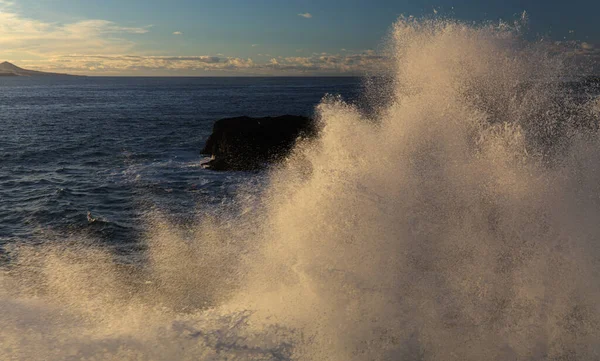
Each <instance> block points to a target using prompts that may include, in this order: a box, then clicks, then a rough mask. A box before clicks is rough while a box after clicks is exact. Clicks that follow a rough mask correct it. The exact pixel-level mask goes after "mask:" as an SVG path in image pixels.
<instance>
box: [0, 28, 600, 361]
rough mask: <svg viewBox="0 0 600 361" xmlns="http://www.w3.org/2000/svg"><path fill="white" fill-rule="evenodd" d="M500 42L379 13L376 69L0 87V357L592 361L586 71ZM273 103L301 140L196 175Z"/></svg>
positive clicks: (477, 32)
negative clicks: (220, 131) (273, 155)
mask: <svg viewBox="0 0 600 361" xmlns="http://www.w3.org/2000/svg"><path fill="white" fill-rule="evenodd" d="M521 31H522V27H521V26H519V24H516V25H515V26H509V25H507V24H500V25H497V24H491V23H485V24H480V25H476V24H475V25H474V24H471V23H462V22H460V21H455V20H451V19H415V18H400V19H399V20H398V21H397V22H396V23H395V24H394V26H393V27H392V29H391V31H390V35H389V39H388V41H389V42H390V44H389V46H388V50H387V52H386V54H387V56H388V58H389V64H388V66H389V69H387V71H386V72H384V73H381V74H378V76H377V77H368V76H365V77H361V78H356V77H355V78H343V77H335V78H310V77H307V78H63V79H59V78H44V79H36V78H4V79H0V125H1V126H2V132H1V133H0V165H1V166H0V249H1V253H0V315H1V317H0V359H1V360H200V361H208V360H215V361H216V360H273V361H274V360H279V361H284V360H285V361H288V360H307V361H387V360H436V361H451V360H456V361H467V360H472V361H481V360H501V361H503V360H506V361H508V360H556V361H558V360H597V359H598V358H599V355H600V341H599V340H600V302H599V301H600V244H599V242H600V241H599V240H600V222H598V220H599V217H600V182H598V180H599V179H600V167H599V164H600V134H599V129H600V91H599V89H600V86H599V85H600V81H599V80H598V78H593V77H585V76H584V75H589V74H587V73H584V72H583V71H582V69H581V68H579V65H580V64H578V63H576V62H573V61H572V59H571V58H569V56H570V55H569V54H562V53H557V52H556V47H555V44H550V43H546V42H544V41H535V42H532V41H530V40H528V38H527V37H526V36H523V34H522V33H521ZM571 55H572V54H571ZM282 114H297V115H307V116H312V117H314V118H315V119H317V120H318V125H319V132H318V136H317V137H315V138H313V139H307V140H302V141H299V142H298V143H297V144H296V145H295V147H294V149H293V151H292V152H291V153H290V154H289V156H288V157H287V159H285V161H283V162H282V163H280V164H277V165H274V166H272V167H271V168H269V169H267V170H264V171H258V172H213V171H210V170H206V169H203V168H202V167H201V166H200V164H201V162H202V159H203V158H202V156H200V154H199V153H200V150H201V149H202V147H203V145H204V142H205V141H206V139H207V137H208V136H209V134H210V133H211V127H212V124H213V122H214V121H215V120H217V119H219V118H223V117H229V116H238V115H249V116H268V115H282Z"/></svg>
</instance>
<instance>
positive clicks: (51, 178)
mask: <svg viewBox="0 0 600 361" xmlns="http://www.w3.org/2000/svg"><path fill="white" fill-rule="evenodd" d="M361 84H362V83H361V79H359V78H344V77H338V78H299V77H297V78H94V77H87V78H63V77H59V78H56V77H50V78H43V77H42V78H24V77H16V78H3V79H2V82H1V83H0V122H1V124H2V125H3V131H2V134H1V135H0V157H1V158H0V159H1V164H2V167H0V199H1V202H0V245H8V244H15V243H17V244H18V243H21V242H25V243H28V242H36V241H40V240H43V239H44V237H45V236H44V235H45V234H47V233H48V232H51V233H52V234H53V235H59V234H60V235H61V236H62V237H66V236H68V235H71V234H89V235H92V236H93V237H94V238H95V239H97V240H98V241H99V242H103V243H106V244H110V245H112V246H115V247H118V248H122V249H127V248H129V247H133V248H135V247H136V246H135V245H136V243H137V241H138V239H139V236H140V232H143V225H144V222H143V219H144V217H145V213H146V212H147V211H149V210H151V209H161V210H164V212H165V213H166V214H169V215H171V216H172V217H175V218H177V219H179V220H181V221H185V219H186V218H190V217H194V216H195V215H196V211H197V210H198V208H199V206H200V205H207V204H219V203H221V202H226V200H227V198H228V197H231V195H232V193H233V192H235V187H236V185H237V184H238V183H239V182H240V180H247V179H248V178H251V177H256V175H253V174H248V173H239V172H228V173H217V172H212V171H208V170H204V169H203V168H202V167H201V166H200V164H201V162H202V160H203V156H201V155H200V151H201V150H202V148H203V147H204V143H205V141H206V140H207V138H208V136H209V135H210V134H211V131H212V125H213V123H214V122H215V121H216V120H218V119H220V118H225V117H233V116H241V115H248V116H270V115H283V114H299V115H306V116H312V115H313V113H314V108H315V106H316V105H317V104H318V103H319V102H320V100H321V99H322V98H323V97H324V96H325V95H326V94H340V95H342V96H344V97H346V98H349V99H356V98H357V97H358V94H359V93H360V88H361ZM87 212H90V213H91V215H92V218H93V219H96V220H97V222H89V221H88V218H87Z"/></svg>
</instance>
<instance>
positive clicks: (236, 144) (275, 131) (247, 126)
mask: <svg viewBox="0 0 600 361" xmlns="http://www.w3.org/2000/svg"><path fill="white" fill-rule="evenodd" d="M316 132H317V129H316V124H315V122H314V121H313V120H312V119H310V118H307V117H303V116H297V115H282V116H278V117H263V118H251V117H246V116H243V117H235V118H225V119H220V120H218V121H216V122H215V124H214V127H213V132H212V134H211V135H210V137H209V138H208V140H207V141H206V145H205V146H204V149H203V150H202V152H201V153H202V154H204V155H209V156H211V157H212V160H210V161H209V162H206V163H204V164H203V165H204V167H206V168H208V169H212V170H217V171H224V170H243V171H248V170H258V169H262V168H265V167H266V166H267V165H268V164H272V163H275V162H278V161H280V160H282V159H283V158H285V157H286V156H287V155H288V154H289V152H290V151H291V149H292V148H293V146H294V144H296V141H297V140H298V139H301V138H310V137H313V136H314V135H315V134H316Z"/></svg>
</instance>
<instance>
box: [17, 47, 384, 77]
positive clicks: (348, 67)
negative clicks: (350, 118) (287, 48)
mask: <svg viewBox="0 0 600 361" xmlns="http://www.w3.org/2000/svg"><path fill="white" fill-rule="evenodd" d="M264 56H267V54H264ZM18 65H22V66H25V67H30V68H35V69H38V70H45V71H60V72H70V73H76V74H97V75H102V74H105V75H113V74H165V75H167V74H170V75H177V74H181V75H194V74H195V75H202V74H222V75H227V74H230V75H234V74H238V75H278V74H280V75H286V74H289V75H319V74H328V75H332V74H361V73H364V72H376V71H379V70H381V69H382V68H383V67H385V66H388V65H389V60H388V59H387V58H385V57H383V56H379V55H375V54H373V53H370V52H363V53H360V54H348V55H313V56H307V57H302V56H295V57H271V58H270V59H269V60H268V61H264V62H255V61H254V60H253V59H251V58H241V57H225V56H210V55H199V56H140V55H64V56H58V57H54V58H51V59H49V60H47V61H43V62H40V61H28V62H24V63H19V64H18Z"/></svg>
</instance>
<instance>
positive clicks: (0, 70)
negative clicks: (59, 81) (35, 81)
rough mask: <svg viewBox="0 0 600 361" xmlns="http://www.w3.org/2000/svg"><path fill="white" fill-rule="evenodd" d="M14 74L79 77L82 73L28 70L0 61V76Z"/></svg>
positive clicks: (11, 75)
mask: <svg viewBox="0 0 600 361" xmlns="http://www.w3.org/2000/svg"><path fill="white" fill-rule="evenodd" d="M15 76H24V77H32V76H46V77H47V76H73V77H79V76H83V75H71V74H61V73H47V72H43V71H36V70H28V69H23V68H20V67H18V66H16V65H14V64H12V63H9V62H8V61H5V62H3V63H0V77H15Z"/></svg>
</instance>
